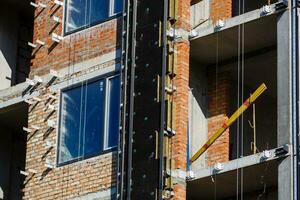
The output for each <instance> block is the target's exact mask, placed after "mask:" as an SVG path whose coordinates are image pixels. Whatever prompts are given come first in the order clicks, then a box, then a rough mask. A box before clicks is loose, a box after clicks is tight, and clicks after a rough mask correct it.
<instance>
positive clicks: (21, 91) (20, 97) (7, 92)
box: [0, 49, 121, 109]
mask: <svg viewBox="0 0 300 200" xmlns="http://www.w3.org/2000/svg"><path fill="white" fill-rule="evenodd" d="M120 57H121V50H120V49H117V50H116V51H112V52H110V53H107V54H104V55H101V56H99V57H96V58H92V59H90V60H86V61H84V62H81V63H77V64H74V65H72V66H69V67H65V68H63V69H60V70H57V72H58V73H59V75H60V76H61V77H62V78H61V79H62V80H60V82H64V81H65V80H64V79H67V78H69V77H68V76H70V75H72V74H76V73H78V72H81V71H84V70H88V69H89V68H91V67H94V66H97V65H101V64H104V63H106V62H109V61H112V60H116V59H118V58H120ZM118 67H119V68H120V66H119V65H117V64H116V65H115V66H114V67H108V69H100V70H99V71H101V74H103V73H107V72H110V71H112V70H117V68H118ZM112 68H113V69H112ZM95 73H96V72H92V71H91V72H90V73H89V76H88V78H91V77H95V76H96V75H97V74H95ZM41 78H42V80H43V83H42V85H45V83H48V82H49V81H50V80H51V79H52V78H53V76H52V75H50V71H49V74H46V75H44V76H41ZM58 84H59V83H58ZM54 85H56V84H54ZM30 88H31V87H30V86H29V85H28V84H27V83H25V82H24V83H20V84H18V85H15V86H12V87H9V88H7V89H4V90H0V109H2V108H5V107H8V106H11V105H14V104H17V103H20V102H22V101H24V100H25V99H30V98H32V97H37V96H39V95H40V93H39V88H36V89H35V90H34V91H31V90H30ZM27 89H29V91H27V92H25V91H26V90H27Z"/></svg>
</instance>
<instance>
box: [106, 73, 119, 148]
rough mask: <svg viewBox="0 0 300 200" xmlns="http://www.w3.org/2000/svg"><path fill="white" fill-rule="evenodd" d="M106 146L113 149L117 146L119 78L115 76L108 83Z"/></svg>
mask: <svg viewBox="0 0 300 200" xmlns="http://www.w3.org/2000/svg"><path fill="white" fill-rule="evenodd" d="M108 84H109V85H108V89H109V91H108V95H109V99H108V113H107V114H108V144H107V147H108V148H110V147H114V146H117V144H118V135H119V114H120V77H119V76H116V77H114V78H111V79H109V81H108Z"/></svg>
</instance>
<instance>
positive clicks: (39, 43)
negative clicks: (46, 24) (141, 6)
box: [27, 0, 64, 49]
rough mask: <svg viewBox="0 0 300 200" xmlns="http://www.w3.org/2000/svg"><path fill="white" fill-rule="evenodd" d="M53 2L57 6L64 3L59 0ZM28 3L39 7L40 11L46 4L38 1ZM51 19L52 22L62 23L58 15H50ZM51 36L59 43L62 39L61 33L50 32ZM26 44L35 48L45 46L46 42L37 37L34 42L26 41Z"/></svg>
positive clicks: (36, 7)
mask: <svg viewBox="0 0 300 200" xmlns="http://www.w3.org/2000/svg"><path fill="white" fill-rule="evenodd" d="M53 2H54V4H55V5H57V6H63V5H64V3H63V2H62V1H60V0H54V1H53ZM30 5H31V6H33V7H34V8H35V9H40V12H42V11H43V10H45V9H46V8H47V6H48V5H47V4H44V3H40V2H39V3H35V2H30ZM52 20H53V21H54V22H56V23H57V24H59V23H62V19H61V18H60V17H58V16H52ZM51 38H52V41H53V42H56V43H59V42H61V41H62V40H63V37H62V36H61V35H58V34H56V33H52V37H51ZM27 44H28V46H30V47H31V48H33V49H35V48H41V47H43V46H45V45H46V42H45V41H42V40H40V39H37V40H36V41H35V42H28V43H27Z"/></svg>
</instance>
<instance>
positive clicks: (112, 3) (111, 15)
mask: <svg viewBox="0 0 300 200" xmlns="http://www.w3.org/2000/svg"><path fill="white" fill-rule="evenodd" d="M68 1H70V0H65V1H64V5H63V20H62V32H63V36H68V35H71V34H73V33H77V32H80V31H83V30H85V29H88V28H91V27H93V26H96V25H99V24H102V23H104V22H107V21H110V20H112V19H115V18H118V17H120V16H121V15H122V11H121V12H119V13H114V7H115V2H116V1H117V0H108V1H109V8H108V17H107V18H105V19H101V20H98V21H96V22H94V23H90V24H86V25H84V26H82V27H79V28H76V29H74V30H72V31H68V32H67V27H66V25H67V22H66V20H67V18H68V17H67V16H68V12H67V9H68Z"/></svg>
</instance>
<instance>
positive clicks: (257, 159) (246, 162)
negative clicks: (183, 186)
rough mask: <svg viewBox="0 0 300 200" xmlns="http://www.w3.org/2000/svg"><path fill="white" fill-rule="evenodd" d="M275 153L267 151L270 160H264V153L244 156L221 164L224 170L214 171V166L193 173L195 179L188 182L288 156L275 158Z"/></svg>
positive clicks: (273, 150)
mask: <svg viewBox="0 0 300 200" xmlns="http://www.w3.org/2000/svg"><path fill="white" fill-rule="evenodd" d="M287 147H288V149H289V152H290V145H287ZM275 151H276V149H272V150H269V152H270V153H271V157H270V158H264V153H263V152H261V153H258V154H254V155H250V156H245V157H242V158H239V159H236V160H231V161H228V162H225V163H222V164H223V167H224V169H223V170H221V171H219V172H216V171H215V169H214V166H211V167H206V168H203V169H201V170H198V171H196V172H194V175H195V178H193V179H191V180H190V181H192V180H195V179H201V178H205V177H209V176H212V175H215V174H221V173H225V172H229V171H233V170H236V169H240V168H245V167H249V166H252V165H257V164H261V163H264V162H268V161H271V160H276V159H280V158H283V157H286V156H288V155H289V153H288V154H285V155H283V156H276V155H275Z"/></svg>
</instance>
